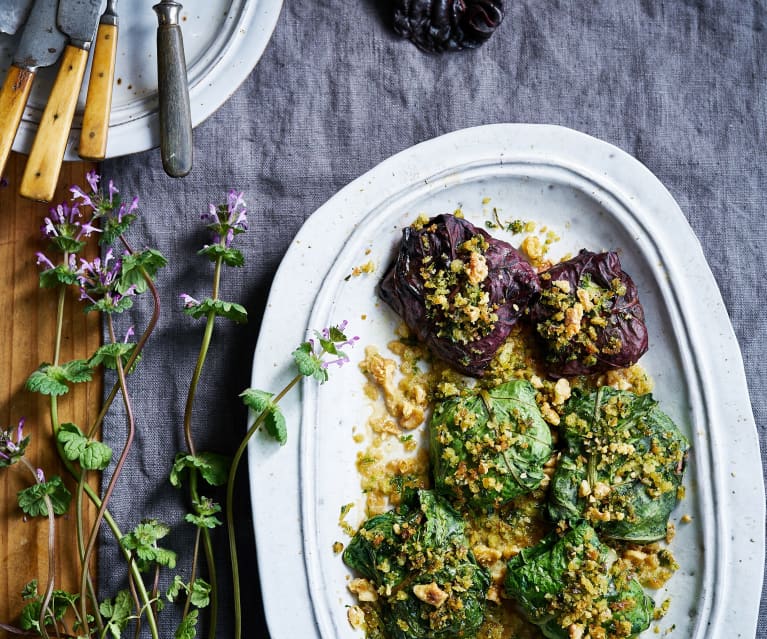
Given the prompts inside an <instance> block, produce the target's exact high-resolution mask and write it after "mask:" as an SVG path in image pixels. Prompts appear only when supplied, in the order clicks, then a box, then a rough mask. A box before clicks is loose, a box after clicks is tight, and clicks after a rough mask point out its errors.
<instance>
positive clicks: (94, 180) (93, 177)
mask: <svg viewBox="0 0 767 639" xmlns="http://www.w3.org/2000/svg"><path fill="white" fill-rule="evenodd" d="M85 179H86V180H87V181H88V184H90V186H91V191H92V192H93V193H98V191H99V182H100V181H101V176H100V175H99V174H98V173H96V171H95V169H94V170H91V171H88V172H87V173H86V174H85Z"/></svg>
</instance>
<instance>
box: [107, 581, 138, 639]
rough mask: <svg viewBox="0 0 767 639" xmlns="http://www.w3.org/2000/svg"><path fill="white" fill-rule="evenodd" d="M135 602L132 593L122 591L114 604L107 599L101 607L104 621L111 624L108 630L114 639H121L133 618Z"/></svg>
mask: <svg viewBox="0 0 767 639" xmlns="http://www.w3.org/2000/svg"><path fill="white" fill-rule="evenodd" d="M132 611H133V601H132V600H131V595H130V592H128V591H127V590H121V591H120V592H118V593H117V596H116V597H115V600H114V602H112V600H111V599H105V600H104V601H102V602H101V605H100V606H99V612H100V613H101V616H102V617H104V619H108V620H109V622H108V623H107V625H106V628H107V629H108V630H109V633H110V634H111V635H112V637H113V638H114V639H120V638H121V637H122V633H123V631H124V630H125V627H126V626H127V625H128V622H129V621H130V620H131V619H132V618H133V616H132V614H131V613H132Z"/></svg>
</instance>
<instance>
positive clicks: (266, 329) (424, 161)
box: [249, 124, 764, 637]
mask: <svg viewBox="0 0 767 639" xmlns="http://www.w3.org/2000/svg"><path fill="white" fill-rule="evenodd" d="M477 140H480V141H484V142H483V144H485V145H486V146H487V147H488V148H489V149H491V150H489V151H487V154H488V155H494V153H493V151H495V153H497V154H498V155H499V157H500V162H501V164H502V163H503V157H504V151H509V150H511V151H515V152H519V148H517V147H516V146H515V145H520V144H522V143H531V153H533V154H534V153H535V152H536V151H535V150H534V148H533V147H534V146H535V145H536V144H539V145H541V144H542V145H543V146H544V147H545V146H546V144H548V145H550V146H551V145H552V144H553V145H554V146H555V147H556V146H561V147H562V148H565V147H568V145H569V147H570V148H569V150H570V151H572V148H576V149H580V151H579V152H578V153H577V154H576V155H580V157H570V158H569V160H570V163H571V164H575V165H577V166H581V167H585V168H586V169H587V171H586V173H587V174H589V175H592V176H596V177H597V179H598V180H600V183H604V184H607V185H611V184H612V179H613V178H614V177H615V176H616V175H617V176H618V177H621V175H620V173H621V170H617V169H616V168H615V167H616V166H618V165H620V166H619V169H623V170H627V171H628V173H629V176H628V177H629V178H630V179H629V182H632V184H631V186H632V187H636V186H637V185H638V186H639V187H640V188H639V192H641V187H643V186H644V187H647V186H648V184H649V185H650V186H652V187H653V189H655V191H656V192H655V194H654V195H655V196H656V197H660V198H662V199H663V200H664V204H666V205H668V206H669V207H671V209H672V213H673V214H674V215H675V216H676V217H677V218H678V219H675V222H678V223H683V224H684V226H685V227H686V230H687V234H688V236H689V237H685V238H684V239H685V241H686V242H687V244H691V246H692V249H694V252H695V255H694V256H693V258H694V259H695V260H696V261H697V262H702V265H698V264H697V262H696V267H697V268H699V269H701V270H700V273H701V274H702V277H703V279H704V280H706V283H707V285H708V286H710V287H712V289H711V290H712V291H714V292H715V293H716V295H717V296H719V300H720V301H721V295H720V294H719V289H718V287H717V286H716V282H715V280H714V278H713V275H712V274H711V271H710V269H709V267H708V265H707V264H706V262H705V258H704V256H703V252H702V248H701V247H700V244H699V242H698V241H697V238H696V237H695V235H694V233H693V232H692V229H691V228H690V227H689V224H688V223H687V221H686V219H685V218H684V215H683V214H682V212H681V209H679V206H678V205H677V204H676V202H675V201H674V200H673V198H672V196H671V194H670V193H669V192H668V190H667V189H666V188H665V187H664V186H663V184H662V183H661V182H660V181H659V180H658V179H657V178H656V177H655V176H654V175H653V174H652V173H651V172H650V171H649V170H648V169H647V168H646V167H644V166H643V165H642V164H641V163H640V162H639V161H638V160H636V159H635V158H633V157H631V156H630V155H628V154H627V153H625V152H624V151H621V150H620V149H618V148H617V147H615V146H613V145H610V144H609V143H606V142H603V141H601V140H598V139H596V138H593V137H591V136H588V135H586V134H583V133H580V132H577V131H574V130H572V129H567V128H564V127H559V126H555V125H537V124H536V125H532V124H494V125H485V126H481V127H474V128H471V129H462V130H459V131H455V132H452V133H448V134H446V135H443V136H440V137H438V138H434V139H432V140H428V141H426V142H423V143H421V144H419V145H416V146H414V147H410V148H409V149H406V150H404V151H402V152H400V153H398V154H397V155H394V156H392V157H391V158H389V159H387V160H384V161H383V162H382V163H381V164H379V165H378V166H376V167H374V168H373V169H371V170H370V171H368V172H367V173H365V174H364V175H363V176H361V177H359V178H357V179H356V180H354V181H353V182H352V183H350V184H349V185H348V186H346V187H344V188H343V189H341V190H340V191H339V192H338V193H336V194H335V195H334V196H333V197H331V198H330V199H329V200H328V201H327V202H326V203H325V204H324V205H322V206H321V207H319V208H318V209H317V211H316V212H315V213H314V214H313V215H312V216H310V218H309V219H308V220H307V221H306V223H305V224H304V226H303V227H302V229H301V230H300V231H299V233H298V235H297V236H296V240H294V242H293V243H292V244H291V247H290V249H289V250H288V252H287V253H286V255H285V257H284V259H283V262H282V264H281V266H280V268H279V270H278V272H277V275H276V276H275V279H274V283H273V285H272V290H271V292H270V295H269V301H268V303H267V309H266V311H265V314H264V318H263V321H262V326H261V332H260V334H259V340H258V344H257V347H256V352H255V356H254V369H253V383H254V385H256V386H258V387H262V388H263V387H264V382H265V381H267V382H268V380H269V378H270V375H269V373H268V372H267V373H266V375H265V374H264V372H263V371H264V370H265V369H267V370H268V369H269V367H268V366H263V365H262V364H260V362H261V361H262V360H263V359H264V358H266V359H270V357H271V356H276V357H278V359H277V360H276V361H279V355H278V353H277V352H275V351H274V349H272V350H270V345H269V341H268V335H269V333H270V332H271V331H272V330H273V328H274V327H273V326H270V323H272V322H271V320H272V315H274V314H275V313H276V312H277V311H272V309H273V308H277V304H276V298H277V295H278V294H279V292H280V289H281V286H282V284H283V283H284V282H285V281H286V280H289V279H290V278H291V276H294V275H295V271H296V261H297V260H298V261H299V262H300V254H301V250H302V248H301V243H302V242H304V241H307V240H310V238H312V237H314V238H315V239H316V237H317V233H318V230H319V228H321V227H322V225H323V224H328V223H329V222H330V221H331V219H330V218H331V216H336V218H337V216H338V213H337V211H338V209H339V207H338V205H337V203H338V201H340V200H343V198H345V197H346V198H348V199H351V200H352V201H354V200H355V199H356V200H360V199H361V200H362V201H363V202H367V203H368V206H367V207H365V208H364V209H363V210H364V212H365V214H368V213H370V211H371V210H373V208H374V207H373V206H372V205H370V202H371V201H373V200H375V202H376V204H380V203H381V202H383V201H384V199H385V195H386V193H388V194H389V195H391V194H392V193H391V192H392V191H395V190H399V187H397V188H394V187H393V186H389V187H382V186H381V184H377V182H384V183H385V182H388V183H391V184H392V185H395V184H399V185H401V184H403V183H404V184H406V185H410V184H413V183H414V182H415V181H420V180H423V179H428V177H429V176H431V175H435V174H437V173H438V172H439V171H438V170H435V168H439V167H441V168H442V169H443V170H449V169H450V168H451V166H452V165H454V164H455V162H453V161H452V159H451V158H453V157H455V155H451V154H450V153H449V152H447V151H448V150H452V151H455V149H456V148H461V147H462V148H468V149H471V151H469V156H470V157H471V153H472V152H473V153H475V154H476V143H477ZM544 155H545V153H544ZM552 155H553V158H554V161H555V162H556V161H557V160H559V159H560V158H559V157H557V156H558V155H559V153H558V152H554V153H552ZM603 155H604V156H607V155H609V157H610V159H611V161H612V168H611V169H609V170H605V167H604V166H603V165H602V164H600V157H602V156H603ZM602 161H603V160H602ZM595 169H596V170H595ZM626 177H627V176H626V175H623V176H622V179H623V180H625V179H626ZM619 183H620V180H619ZM387 188H388V191H387ZM403 188H407V187H403ZM376 189H377V190H376ZM371 191H372V192H373V193H372V194H371ZM632 191H633V192H637V189H636V188H633V189H628V192H629V194H631V192H632ZM619 192H621V193H624V192H626V190H625V189H619ZM381 197H384V199H380V198H381ZM375 198H379V199H375ZM344 207H348V202H345V203H344ZM341 222H342V223H341V224H339V222H338V220H336V224H335V226H334V227H333V228H334V229H336V228H337V229H338V232H342V231H345V235H344V237H343V242H345V241H346V239H348V237H349V236H350V235H351V234H352V233H353V231H354V228H355V227H354V224H353V223H351V226H348V228H347V226H346V225H347V224H348V223H350V222H349V221H346V220H342V221H341ZM331 226H332V224H331ZM333 232H336V231H335V230H334V231H333ZM651 237H652V236H651ZM690 240H693V241H692V242H690ZM687 248H690V246H687ZM314 257H315V259H316V258H317V256H314ZM336 257H337V254H336V253H333V254H332V255H331V256H330V257H329V258H328V259H326V260H325V261H324V262H323V263H322V266H321V268H320V270H321V271H322V277H321V278H320V279H319V281H318V284H317V285H318V286H319V287H321V286H322V281H323V280H324V277H325V274H326V272H327V271H326V270H325V266H326V265H327V266H328V270H330V269H332V267H333V264H334V263H335V260H336ZM314 266H315V268H317V265H316V262H314ZM312 290H313V291H314V289H312ZM318 290H319V289H317V291H318ZM315 292H316V291H315ZM291 293H292V291H291ZM306 297H307V296H306V295H304V296H303V297H302V298H301V300H302V304H304V303H305V302H308V307H307V308H304V307H303V306H302V307H301V308H300V312H296V307H295V306H293V312H292V314H291V318H290V321H291V323H293V324H294V328H296V329H298V330H297V331H296V330H294V331H293V332H294V333H296V335H294V336H298V340H301V339H304V333H305V330H306V328H307V326H308V321H309V319H310V316H311V315H312V314H313V312H314V295H313V294H312V295H311V296H310V297H311V299H305V298H306ZM293 301H295V300H293ZM682 308H685V306H684V305H682ZM721 309H723V310H724V305H723V303H722V304H721ZM284 319H285V318H283V321H284ZM720 319H724V320H726V329H727V330H726V331H725V332H726V333H727V334H726V335H724V336H723V341H726V342H727V343H726V346H727V347H728V348H729V349H732V347H733V345H734V347H735V350H734V351H733V352H730V351H729V350H728V351H727V352H728V354H730V356H731V357H733V358H735V359H736V361H735V365H734V368H735V369H736V370H737V371H738V372H739V375H736V377H738V379H737V380H736V383H737V384H740V385H739V389H740V390H741V392H740V393H738V395H739V399H738V401H739V402H740V404H742V403H743V399H744V397H743V395H744V394H745V406H740V408H741V409H742V410H745V421H746V422H748V423H746V424H743V425H741V431H743V430H745V431H747V432H746V435H747V436H749V437H750V439H751V440H753V441H755V442H756V447H755V451H754V450H753V447H752V449H751V450H750V451H746V453H748V456H749V460H748V461H749V464H746V466H747V467H751V466H754V460H755V461H756V467H758V468H759V469H761V460H760V457H759V453H758V451H759V448H758V437H757V435H756V426H755V423H754V419H753V414H752V410H751V403H750V398H749V396H748V389H747V385H746V379H745V371H744V370H743V364H742V357H741V355H740V350H739V348H738V347H737V341H736V340H735V336H734V331H733V330H732V326H731V323H730V321H729V317H727V315H726V311H724V317H723V318H720ZM693 324H695V322H693ZM281 328H284V327H281ZM298 333H300V336H299V335H298ZM290 343H292V342H288V344H290ZM692 346H693V347H692V349H691V350H692V352H693V353H696V354H697V352H698V350H699V348H700V346H699V345H696V344H695V343H693V345H692ZM257 363H259V365H258V366H257V365H256V364H257ZM278 368H279V367H278ZM704 372H705V371H704ZM271 377H272V381H276V378H277V377H279V374H277V375H276V376H275V375H272V376H271ZM741 378H742V379H741ZM702 387H703V388H708V386H707V385H705V384H704V385H703V386H702ZM267 388H268V386H267ZM277 388H278V387H276V388H275V389H274V390H276V389H277ZM307 388H309V387H307ZM312 392H313V391H311V390H310V391H309V393H308V394H309V395H311V394H312ZM293 397H294V399H291V400H290V404H292V405H291V406H290V407H289V409H288V411H286V412H291V413H292V415H291V416H292V418H293V419H295V418H299V419H298V421H292V422H291V423H301V421H300V417H299V415H300V414H301V413H302V407H303V405H304V402H303V399H304V398H303V392H302V397H300V398H298V397H297V396H293ZM296 405H298V406H296ZM749 428H750V430H749ZM718 435H719V436H721V435H722V433H718ZM724 435H725V436H726V435H727V432H725V433H724ZM299 439H302V437H299V435H298V433H296V434H295V435H294V436H293V440H294V443H293V448H292V450H291V455H292V457H291V459H290V467H291V468H294V466H295V469H296V470H297V471H298V473H300V472H301V463H300V462H301V459H300V455H301V454H302V453H301V451H300V450H299V449H298V448H300V445H299V444H298V443H297V441H296V440H299ZM752 443H753V442H752ZM264 444H265V443H264V442H254V443H253V444H252V445H251V447H250V449H249V461H250V468H251V475H250V481H251V491H252V492H251V494H252V496H253V503H252V509H253V520H254V529H255V532H256V539H257V548H258V558H259V571H260V573H261V575H262V578H263V579H264V581H262V593H263V597H264V606H265V609H266V615H267V620H268V622H269V627H270V629H272V628H282V626H280V623H281V621H280V620H279V619H277V617H279V615H278V614H277V613H275V612H274V601H273V598H272V597H271V594H272V593H271V591H270V587H269V577H270V575H272V574H273V567H274V566H273V563H271V562H270V561H269V552H268V550H267V549H266V548H264V545H265V544H264V543H263V542H262V543H261V544H259V543H258V540H259V539H262V538H263V537H264V536H265V535H266V530H265V525H264V523H263V517H261V518H259V515H258V513H257V510H258V508H259V506H260V504H259V503H257V496H258V495H259V491H258V487H257V484H258V474H259V464H260V463H262V462H264V460H265V459H267V458H268V455H264V453H263V446H264ZM280 452H281V453H282V452H286V451H280ZM754 452H755V455H754ZM283 461H284V460H283ZM720 470H721V469H720ZM743 475H747V473H743ZM758 476H759V477H761V472H759V474H758ZM744 483H745V478H744V477H742V476H741V478H740V479H738V478H732V481H727V483H726V486H727V488H730V487H733V489H734V487H735V486H736V485H737V487H739V488H742V487H743V486H742V484H744ZM758 483H759V486H758V487H757V489H756V493H757V498H756V500H755V501H757V502H758V503H757V504H755V505H756V515H757V517H756V518H755V519H754V522H763V521H764V486H763V484H762V482H761V481H760V482H758ZM724 485H725V484H724V481H723V479H722V477H721V472H720V476H719V477H718V481H717V489H718V490H719V491H721V490H722V489H723V486H724ZM298 487H299V486H298V485H296V486H294V488H298ZM751 488H753V486H752V487H751ZM759 495H761V498H759ZM296 499H298V501H299V504H298V509H297V510H295V511H294V506H295V504H294V505H293V506H291V515H296V516H297V518H298V520H299V524H300V523H301V514H302V510H301V509H302V507H303V506H302V505H301V504H300V496H299V495H298V494H297V495H296ZM725 532H728V531H725ZM739 532H742V530H741V531H739ZM749 532H750V533H751V536H752V538H754V539H756V543H758V544H759V546H758V550H757V555H758V558H760V562H759V567H758V573H759V587H758V588H755V590H756V595H755V601H756V605H755V606H754V610H753V611H752V612H753V615H752V616H753V619H752V621H753V626H754V627H755V624H756V620H757V616H758V610H759V605H758V603H759V593H760V592H761V576H762V571H763V568H764V529H763V526H761V525H759V524H758V523H757V524H756V526H755V528H754V529H753V530H749ZM292 539H293V541H296V540H297V543H298V544H299V545H300V546H301V547H300V552H299V555H301V557H300V561H301V562H302V567H303V572H304V576H305V578H306V579H307V580H308V579H309V574H308V570H307V569H306V567H305V565H304V563H303V562H304V559H305V558H304V557H303V555H304V554H305V552H306V549H305V548H304V547H303V537H302V536H301V535H298V536H293V537H292ZM738 552H739V549H738V548H734V549H731V552H730V555H729V556H728V557H725V558H724V559H723V563H724V562H725V560H730V562H732V561H733V559H734V558H737V555H738ZM729 565H730V566H731V565H732V563H730V564H729ZM270 566H271V568H270ZM752 579H753V581H756V580H757V579H756V576H752ZM305 586H306V589H307V592H309V593H310V592H311V587H310V585H309V584H308V583H307V584H305ZM309 601H311V599H309ZM746 616H747V617H748V615H746ZM740 621H741V622H743V623H745V624H746V626H747V625H748V624H749V620H748V619H746V620H745V621H744V619H743V617H742V616H741V619H740ZM288 623H291V624H292V623H294V621H293V620H292V619H291V620H290V621H289V622H288ZM295 623H303V624H307V623H308V622H307V619H306V618H303V620H302V621H301V622H295ZM292 627H293V628H296V627H297V626H295V625H293V626H292ZM311 627H313V628H314V631H315V633H316V636H320V635H319V631H318V629H317V626H316V621H315V620H314V619H313V613H312V619H311ZM300 630H301V631H302V632H306V627H303V626H302V627H300ZM281 636H282V635H279V634H278V635H276V637H281ZM286 636H287V635H286Z"/></svg>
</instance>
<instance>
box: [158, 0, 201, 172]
mask: <svg viewBox="0 0 767 639" xmlns="http://www.w3.org/2000/svg"><path fill="white" fill-rule="evenodd" d="M153 9H154V10H155V12H156V13H157V19H158V21H159V26H158V28H157V86H158V91H159V94H160V155H161V156H162V166H163V168H164V169H165V172H166V173H167V174H168V175H170V176H171V177H183V176H185V175H186V174H187V173H189V171H191V170H192V153H193V146H192V116H191V109H190V107H189V86H188V84H187V77H186V60H185V58H184V40H183V38H182V35H181V28H180V27H179V25H178V14H179V11H180V10H181V5H180V4H179V3H178V2H172V1H170V0H164V1H163V2H160V3H159V4H156V5H155V6H154V7H153Z"/></svg>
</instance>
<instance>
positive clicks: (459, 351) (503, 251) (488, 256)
mask: <svg viewBox="0 0 767 639" xmlns="http://www.w3.org/2000/svg"><path fill="white" fill-rule="evenodd" d="M538 290H539V283H538V274H537V273H536V272H535V269H533V267H532V266H530V264H528V263H527V262H525V260H524V259H523V258H522V256H521V255H520V253H519V252H518V251H517V250H516V249H515V248H514V247H513V246H511V245H510V244H507V243H506V242H503V241H501V240H498V239H495V238H493V237H491V236H490V235H488V233H486V232H485V231H483V230H482V229H478V228H477V227H475V226H474V225H473V224H471V223H469V222H467V221H466V220H464V219H461V218H458V217H455V216H454V215H438V216H437V217H434V218H432V219H430V220H428V221H427V222H426V223H425V224H423V225H422V226H419V225H414V226H410V227H407V228H406V229H404V230H403V232H402V243H401V244H400V248H399V254H398V255H397V258H396V260H395V261H394V264H392V265H391V267H390V268H389V270H388V271H387V272H386V274H385V275H384V277H383V280H382V281H381V284H380V286H379V295H380V296H381V298H382V299H383V300H384V301H385V302H386V303H387V304H389V306H391V307H392V308H393V309H394V310H395V311H396V312H397V313H398V314H399V315H400V316H401V317H402V318H403V319H404V320H405V323H406V324H407V325H408V327H409V328H410V330H412V331H413V332H414V333H415V334H416V336H417V337H418V339H420V340H421V341H423V342H424V343H425V344H426V345H427V346H428V347H429V349H430V350H431V351H432V353H433V354H434V355H435V356H436V357H438V358H440V359H442V360H444V361H446V362H447V363H449V364H451V365H452V366H453V367H454V368H456V369H457V370H459V371H461V372H462V373H465V374H467V375H473V376H475V377H481V376H482V374H483V373H484V371H485V369H486V368H487V365H488V364H489V363H490V360H491V359H492V358H493V356H494V355H495V353H496V352H497V351H498V349H499V348H500V347H501V345H502V344H503V343H504V341H505V340H506V338H507V337H508V335H509V333H510V332H511V327H512V326H513V325H514V324H515V323H516V321H517V320H518V319H519V318H520V317H521V316H522V314H523V313H524V312H525V309H526V308H527V307H528V305H529V303H530V300H531V299H532V297H533V296H534V295H535V294H536V293H537V292H538Z"/></svg>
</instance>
